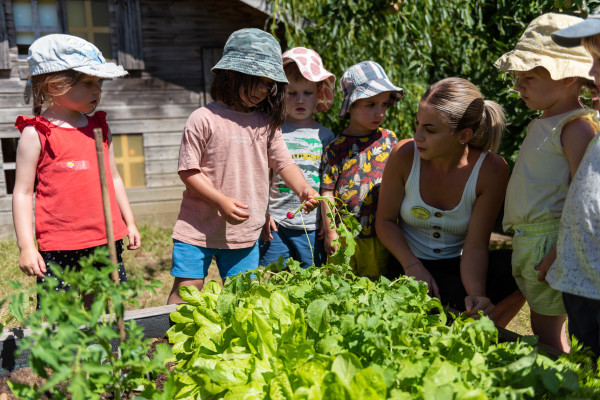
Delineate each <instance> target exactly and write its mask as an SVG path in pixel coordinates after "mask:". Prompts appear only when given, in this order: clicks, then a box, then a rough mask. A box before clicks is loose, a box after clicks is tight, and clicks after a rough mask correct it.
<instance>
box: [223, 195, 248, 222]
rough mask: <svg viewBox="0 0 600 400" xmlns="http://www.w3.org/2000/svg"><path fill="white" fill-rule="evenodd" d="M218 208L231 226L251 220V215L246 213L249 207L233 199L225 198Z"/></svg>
mask: <svg viewBox="0 0 600 400" xmlns="http://www.w3.org/2000/svg"><path fill="white" fill-rule="evenodd" d="M217 206H218V209H219V212H220V213H221V216H222V217H223V218H224V219H225V221H227V222H229V223H230V224H231V225H239V224H241V223H242V222H244V221H246V220H248V218H250V214H248V213H247V212H245V211H244V210H245V209H248V205H247V204H244V203H242V202H240V201H238V200H236V199H234V198H232V197H224V198H223V199H222V200H221V201H220V202H219V203H218V205H217Z"/></svg>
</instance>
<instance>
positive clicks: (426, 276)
mask: <svg viewBox="0 0 600 400" xmlns="http://www.w3.org/2000/svg"><path fill="white" fill-rule="evenodd" d="M504 124H505V119H504V113H503V112H502V109H501V107H500V106H499V105H498V104H497V103H495V102H492V101H489V100H484V99H483V96H482V95H481V93H480V92H479V90H478V89H477V88H476V87H475V85H473V84H472V83H471V82H469V81H467V80H464V79H461V78H447V79H443V80H441V81H439V82H437V83H435V84H433V85H432V86H430V87H429V88H428V89H427V91H426V92H425V94H424V95H423V97H422V98H421V101H420V103H419V110H418V112H417V128H416V132H415V135H414V138H413V139H407V140H402V141H401V142H399V143H398V144H397V145H396V146H395V147H394V149H393V151H392V153H391V154H390V157H389V160H388V161H387V164H386V166H385V170H384V173H383V180H382V184H381V192H380V195H379V204H378V208H377V222H376V230H377V234H378V236H379V239H380V240H381V241H382V242H383V244H384V245H385V246H386V247H387V249H388V250H389V251H390V252H392V254H394V256H395V257H396V259H397V260H398V261H399V262H400V264H401V265H402V267H403V269H404V273H405V274H406V275H409V276H413V277H415V278H416V279H418V280H421V281H424V282H426V283H427V285H428V287H429V293H430V295H433V296H436V297H438V298H440V300H441V301H442V304H444V305H449V306H451V307H453V308H456V309H458V310H460V311H465V310H466V312H467V313H468V314H469V315H472V316H477V315H478V312H479V311H482V312H483V314H484V315H488V316H489V317H490V318H491V319H492V320H494V322H495V323H496V325H498V326H506V324H508V322H509V321H510V320H511V319H512V318H513V317H514V315H515V314H516V313H517V312H518V311H519V309H520V308H521V306H522V305H523V303H524V298H523V296H522V294H521V293H520V291H519V290H518V288H517V286H516V283H515V281H514V279H513V278H512V276H511V268H510V253H509V252H507V251H498V252H492V253H491V254H490V255H489V256H488V244H489V239H490V234H491V231H492V227H493V225H494V222H495V220H496V217H497V215H498V211H499V210H500V207H501V206H502V201H503V199H504V192H505V190H506V185H507V181H508V174H509V172H508V166H507V165H506V162H505V161H504V159H503V158H502V157H500V156H499V155H497V154H495V153H494V151H496V150H497V148H498V145H499V143H500V137H501V134H502V130H503V129H504Z"/></svg>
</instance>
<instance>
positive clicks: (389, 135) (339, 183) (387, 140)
mask: <svg viewBox="0 0 600 400" xmlns="http://www.w3.org/2000/svg"><path fill="white" fill-rule="evenodd" d="M397 142H398V139H397V138H396V134H395V133H394V132H392V131H389V130H387V129H382V128H379V129H377V130H376V131H374V132H373V133H371V134H370V135H368V136H358V137H357V136H346V135H340V137H339V138H337V139H336V140H334V141H333V142H331V143H329V145H328V146H327V147H326V148H325V152H324V153H323V181H322V182H321V187H322V188H324V189H328V190H333V195H334V196H335V197H337V198H339V199H340V200H341V201H342V202H344V204H346V207H348V211H350V212H352V213H354V215H355V217H356V219H357V220H358V222H360V224H361V226H362V229H361V231H360V234H359V235H358V236H357V237H358V238H359V239H362V238H371V237H375V236H376V233H375V211H376V210H377V200H378V198H379V187H380V186H381V178H382V177H383V168H384V167H385V163H386V161H387V159H388V157H389V155H390V152H391V151H392V148H393V147H394V145H395V144H396V143H397Z"/></svg>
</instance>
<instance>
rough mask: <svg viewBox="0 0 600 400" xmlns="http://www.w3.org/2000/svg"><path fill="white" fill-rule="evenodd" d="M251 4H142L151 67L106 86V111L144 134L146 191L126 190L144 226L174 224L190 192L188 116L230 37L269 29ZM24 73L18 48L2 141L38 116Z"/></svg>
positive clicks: (2, 101) (116, 123) (4, 214)
mask: <svg viewBox="0 0 600 400" xmlns="http://www.w3.org/2000/svg"><path fill="white" fill-rule="evenodd" d="M247 3H252V0H244V1H238V0H219V1H214V0H198V1H194V0H170V1H168V0H167V1H163V0H140V9H141V20H142V43H143V53H144V54H143V58H144V64H145V69H144V70H143V71H132V73H131V76H129V77H127V78H123V79H116V80H113V81H105V82H104V83H103V86H102V89H103V94H102V101H101V103H100V107H99V109H101V110H104V111H106V112H107V114H108V123H109V126H110V128H111V131H112V132H113V134H115V135H119V134H142V135H143V140H144V153H145V173H146V187H145V188H136V189H128V190H127V192H128V196H129V199H130V202H131V204H132V208H133V211H134V214H135V217H136V221H137V222H138V224H141V223H143V222H154V223H158V224H160V225H163V226H167V227H171V226H173V224H174V223H175V220H176V217H177V212H178V210H179V204H180V201H181V194H182V192H183V189H184V187H183V184H182V183H181V181H180V180H179V177H178V175H177V157H178V150H179V144H180V138H181V132H182V129H183V126H184V125H185V122H186V120H187V117H188V116H189V114H190V113H191V112H192V111H194V110H195V109H196V108H198V107H200V106H202V105H204V104H205V101H206V97H205V91H206V88H208V87H209V83H210V82H209V81H210V78H211V73H210V68H211V67H212V66H213V65H214V64H215V63H216V61H218V59H219V58H220V56H221V53H222V48H223V46H224V44H225V41H226V40H227V38H228V37H229V35H230V34H231V33H232V32H233V31H235V30H237V29H241V28H247V27H256V28H264V26H265V19H266V14H264V13H262V12H260V11H259V10H257V9H256V8H254V7H252V6H250V5H248V4H247ZM23 71H26V62H25V60H23V59H20V60H19V58H18V56H17V54H16V48H14V49H13V48H11V69H10V70H0V138H8V137H18V135H19V133H18V131H17V130H16V129H15V128H14V121H15V119H16V116H17V115H19V114H25V115H31V107H30V105H27V104H25V103H24V102H23V89H24V87H25V80H24V78H25V77H24V76H23ZM0 166H1V163H0ZM1 172H2V171H0V175H2V178H0V237H7V236H11V235H12V234H13V227H12V217H11V211H10V210H11V196H10V195H6V188H4V187H2V185H3V177H4V174H3V173H1Z"/></svg>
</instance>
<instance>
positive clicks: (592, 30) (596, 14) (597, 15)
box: [552, 8, 600, 47]
mask: <svg viewBox="0 0 600 400" xmlns="http://www.w3.org/2000/svg"><path fill="white" fill-rule="evenodd" d="M598 34H600V8H598V9H596V10H594V11H593V12H592V13H591V14H590V15H588V17H587V18H586V19H585V20H583V21H581V22H580V23H578V24H575V25H572V26H569V27H568V28H564V29H561V30H559V31H556V32H554V33H553V34H552V40H554V41H555V42H556V43H557V44H559V45H561V46H564V47H575V46H579V45H580V44H581V39H583V38H586V37H590V36H594V35H598Z"/></svg>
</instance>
